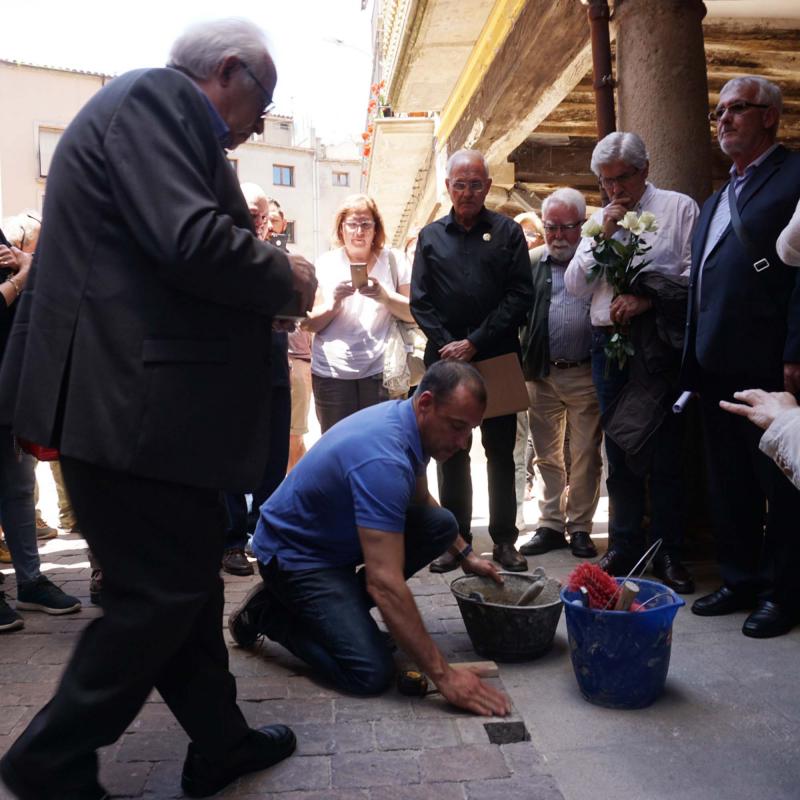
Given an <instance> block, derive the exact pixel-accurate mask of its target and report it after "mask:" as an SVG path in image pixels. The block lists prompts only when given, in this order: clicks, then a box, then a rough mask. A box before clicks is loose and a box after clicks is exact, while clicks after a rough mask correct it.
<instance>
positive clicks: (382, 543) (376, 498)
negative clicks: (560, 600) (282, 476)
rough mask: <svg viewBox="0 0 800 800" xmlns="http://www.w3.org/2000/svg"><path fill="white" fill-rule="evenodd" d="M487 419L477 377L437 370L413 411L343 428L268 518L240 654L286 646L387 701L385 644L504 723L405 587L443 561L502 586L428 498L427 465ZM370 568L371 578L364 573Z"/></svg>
mask: <svg viewBox="0 0 800 800" xmlns="http://www.w3.org/2000/svg"><path fill="white" fill-rule="evenodd" d="M485 408H486V388H485V386H484V384H483V380H482V378H481V376H480V374H479V373H478V372H477V371H476V370H475V369H474V368H473V367H471V366H470V365H469V364H466V363H465V362H461V361H441V362H438V363H436V364H434V365H433V366H432V367H431V368H430V369H429V370H428V371H427V373H426V374H425V376H424V378H423V379H422V382H421V383H420V385H419V388H418V389H417V392H416V394H415V395H414V397H413V398H412V399H410V400H404V401H400V400H398V401H394V402H388V403H381V404H380V405H377V406H372V407H370V408H366V409H364V410H362V411H359V412H357V413H356V414H353V415H352V416H350V417H347V418H346V419H344V420H341V421H340V422H339V423H337V424H336V425H335V426H334V427H333V428H331V430H330V431H328V432H327V433H326V434H325V435H324V436H323V437H322V438H321V439H320V440H319V442H318V443H317V444H316V446H315V447H313V448H312V449H311V450H310V451H309V452H308V453H307V454H306V455H305V456H304V457H303V459H302V460H301V461H300V462H299V463H298V465H297V466H296V467H295V468H294V469H293V470H292V471H291V472H290V473H289V475H288V476H287V478H286V480H285V481H284V482H283V483H282V484H281V486H280V487H279V488H278V489H277V491H276V492H275V493H274V494H273V495H272V497H270V499H269V500H267V502H266V503H264V505H263V506H262V507H261V517H260V519H259V523H258V527H257V529H256V534H255V536H254V538H253V551H254V553H255V554H256V556H257V558H258V562H259V569H260V570H261V576H262V577H263V579H264V583H263V584H262V585H260V586H257V587H256V588H254V589H253V590H252V591H251V592H250V594H249V595H248V596H247V597H246V598H245V601H244V603H243V604H242V605H241V606H240V607H239V608H238V609H237V610H236V611H234V612H233V614H232V615H231V617H230V620H229V627H230V630H231V634H232V635H233V638H234V640H235V641H236V642H237V644H239V645H240V646H242V647H249V646H252V645H253V644H254V643H255V642H256V641H257V639H258V637H259V636H261V635H264V636H267V637H268V638H269V639H271V640H273V641H275V642H278V643H280V644H282V645H283V646H284V647H286V648H287V649H288V650H290V651H291V652H292V653H294V654H295V655H296V656H298V657H299V658H301V659H303V660H304V661H306V662H307V663H308V664H310V665H311V666H312V667H313V668H314V669H315V670H316V671H317V672H318V673H319V674H320V675H321V676H323V677H324V678H326V679H327V680H329V681H330V682H331V683H333V684H334V685H335V686H336V687H337V688H339V689H341V690H343V691H346V692H350V693H353V694H360V695H368V694H377V693H379V692H382V691H383V690H384V689H386V688H387V687H388V685H389V684H390V682H391V680H392V677H393V675H394V670H395V667H394V661H393V659H392V656H391V652H390V650H389V646H388V643H387V641H386V637H385V635H384V634H382V633H381V631H380V630H379V629H378V627H377V625H376V624H375V621H374V620H373V618H372V616H371V615H370V609H371V608H372V607H373V606H375V605H377V607H378V609H379V610H380V612H381V614H382V616H383V619H384V620H385V622H386V625H387V626H388V628H389V632H390V633H391V635H392V636H393V637H394V638H395V640H396V641H397V643H398V645H399V646H400V647H402V648H403V650H405V652H406V653H408V654H409V655H410V656H411V657H412V658H413V659H414V660H415V661H416V663H417V664H418V665H419V667H420V669H421V670H423V671H424V672H425V673H426V674H427V675H428V676H429V677H430V678H431V680H432V681H433V682H434V683H435V684H436V686H437V688H438V689H439V691H440V692H441V693H442V695H443V696H444V697H445V698H446V699H447V700H449V701H450V702H451V703H453V704H454V705H457V706H460V707H462V708H466V709H468V710H470V711H473V712H474V713H477V714H484V715H487V716H489V715H505V714H507V713H508V711H509V710H510V706H509V702H508V700H507V698H505V697H504V696H503V695H502V694H500V693H499V692H497V691H496V690H494V689H492V688H491V687H490V686H487V685H486V684H485V683H483V682H482V681H481V680H480V679H479V678H478V676H477V675H476V674H474V673H473V672H470V671H468V670H455V669H452V668H451V667H450V666H449V665H448V664H447V661H446V660H445V658H444V656H443V655H442V653H441V652H440V651H439V649H438V648H437V647H436V645H435V644H434V642H433V640H432V639H431V637H430V635H429V634H428V632H427V631H426V630H425V627H424V625H423V623H422V618H421V617H420V614H419V611H418V609H417V606H416V603H415V602H414V597H413V595H412V594H411V591H410V590H409V588H408V586H407V585H406V580H407V579H408V578H409V577H411V576H412V575H413V574H414V573H415V572H417V571H418V570H420V569H422V568H423V567H425V566H427V565H428V564H429V563H430V562H431V561H433V559H435V558H437V557H438V556H440V555H442V554H443V553H444V552H445V551H446V550H449V552H450V553H451V554H453V555H454V556H456V557H457V558H459V559H460V561H461V565H462V567H463V568H464V570H465V571H467V572H471V573H473V574H476V575H484V576H488V577H491V578H493V579H494V580H496V581H497V582H502V579H501V577H500V576H499V575H498V573H497V570H496V568H495V566H494V564H492V563H491V562H490V561H486V560H484V559H481V558H478V557H477V556H476V555H475V554H474V553H473V552H472V547H471V546H470V545H468V544H467V543H466V542H465V541H464V540H463V539H462V538H461V537H460V536H459V534H458V525H457V523H456V520H455V517H454V516H453V515H452V513H450V512H449V511H448V510H447V509H444V508H441V507H440V506H439V505H438V504H437V503H436V501H435V500H434V499H433V498H432V497H431V495H430V494H429V492H428V485H427V480H426V477H425V472H426V467H427V462H428V460H429V458H431V457H433V458H435V459H436V460H437V461H439V462H442V461H446V460H447V459H448V458H450V457H451V456H452V455H454V454H455V453H456V452H458V451H459V450H462V449H464V448H465V447H466V446H467V443H468V441H469V437H470V433H471V432H472V429H473V428H475V427H477V426H478V425H479V424H480V422H481V419H482V418H483V413H484V410H485ZM361 564H363V565H364V567H363V569H357V567H358V566H359V565H361Z"/></svg>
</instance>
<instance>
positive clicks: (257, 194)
mask: <svg viewBox="0 0 800 800" xmlns="http://www.w3.org/2000/svg"><path fill="white" fill-rule="evenodd" d="M239 188H240V189H241V190H242V194H243V195H244V199H245V200H246V201H247V205H255V204H256V203H258V202H259V201H260V200H263V201H264V202H265V203H266V202H267V201H268V198H267V194H266V192H265V191H264V190H263V189H262V188H261V187H260V186H259V185H258V184H257V183H242V184H239Z"/></svg>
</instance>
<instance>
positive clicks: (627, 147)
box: [592, 131, 650, 177]
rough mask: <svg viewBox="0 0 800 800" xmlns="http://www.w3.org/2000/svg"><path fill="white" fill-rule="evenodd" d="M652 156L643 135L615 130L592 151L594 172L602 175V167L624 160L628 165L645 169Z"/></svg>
mask: <svg viewBox="0 0 800 800" xmlns="http://www.w3.org/2000/svg"><path fill="white" fill-rule="evenodd" d="M649 160H650V156H648V155H647V148H646V147H645V146H644V142H643V141H642V139H641V137H639V136H637V135H636V134H635V133H623V132H622V131H615V132H614V133H609V134H608V136H604V137H603V138H602V139H601V140H600V141H599V142H598V143H597V144H596V145H595V148H594V151H593V152H592V172H594V174H595V175H597V176H598V177H599V176H600V167H605V166H608V165H609V164H613V163H614V162H615V161H624V162H625V163H626V164H627V165H628V166H631V167H635V168H636V169H644V168H645V167H646V166H647V162H648V161H649Z"/></svg>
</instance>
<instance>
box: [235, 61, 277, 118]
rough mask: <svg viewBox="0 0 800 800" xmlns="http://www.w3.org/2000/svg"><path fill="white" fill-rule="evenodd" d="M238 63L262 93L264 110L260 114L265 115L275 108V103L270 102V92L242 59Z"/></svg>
mask: <svg viewBox="0 0 800 800" xmlns="http://www.w3.org/2000/svg"><path fill="white" fill-rule="evenodd" d="M239 63H240V64H241V65H242V69H243V70H244V71H245V72H246V73H247V74H248V75H249V76H250V77H251V78H252V79H253V80H254V81H255V82H256V86H258V88H259V89H261V91H262V92H263V93H264V110H263V111H262V112H261V116H262V117H266V116H267V114H269V112H270V111H272V109H273V108H275V103H273V102H272V92H270V91H267V87H266V86H264V84H263V83H261V81H260V80H259V79H258V78H256V76H255V73H254V72H253V70H251V69H250V67H248V66H247V64H245V63H244V61H239Z"/></svg>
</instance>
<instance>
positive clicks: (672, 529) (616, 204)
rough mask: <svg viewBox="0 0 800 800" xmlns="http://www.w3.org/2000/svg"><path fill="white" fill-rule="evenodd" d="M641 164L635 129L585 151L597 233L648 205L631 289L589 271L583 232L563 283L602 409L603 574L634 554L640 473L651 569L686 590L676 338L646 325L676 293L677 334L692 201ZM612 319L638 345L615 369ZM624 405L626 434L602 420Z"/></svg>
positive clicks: (588, 244)
mask: <svg viewBox="0 0 800 800" xmlns="http://www.w3.org/2000/svg"><path fill="white" fill-rule="evenodd" d="M649 167H650V160H649V156H648V154H647V148H646V147H645V144H644V142H643V141H642V139H641V138H640V137H639V136H637V135H636V134H635V133H623V132H615V133H610V134H609V135H608V136H606V137H605V138H603V139H602V140H601V141H600V142H598V143H597V145H596V146H595V148H594V151H593V153H592V161H591V168H592V172H594V174H595V175H597V177H598V178H599V179H600V185H601V186H602V187H603V189H604V190H605V192H606V194H607V195H608V198H609V202H608V205H606V206H605V207H603V208H601V209H600V210H599V211H597V212H595V214H594V215H593V216H592V221H593V222H595V223H596V224H597V225H598V226H599V227H601V228H602V230H603V233H604V234H605V236H606V237H607V238H613V239H617V240H619V241H623V242H626V241H627V239H628V236H629V234H628V232H627V231H626V230H624V229H623V228H621V227H620V225H619V223H620V221H621V220H622V218H623V217H624V216H625V214H626V213H627V212H629V211H635V212H636V214H638V215H640V214H642V213H643V212H645V211H649V212H651V213H652V214H654V215H655V218H656V223H657V226H658V230H657V231H655V232H652V233H647V234H645V235H644V236H643V241H644V242H645V243H646V244H647V245H650V248H651V249H650V250H649V251H648V252H647V254H646V256H645V259H646V260H647V261H648V262H649V264H648V265H647V266H646V267H645V268H644V269H643V270H642V272H641V273H640V274H639V276H638V277H637V280H636V283H635V284H634V287H635V288H634V289H633V291H632V293H630V294H622V295H619V296H618V297H616V298H614V297H613V290H612V288H611V285H610V284H609V283H608V282H607V281H606V280H605V279H604V278H602V279H594V280H592V279H591V278H590V274H589V271H590V269H591V268H592V267H593V266H594V264H595V258H594V250H593V245H594V240H593V239H592V238H591V237H584V238H583V239H582V240H581V243H580V245H579V246H578V250H577V252H576V253H575V256H574V257H573V259H572V261H571V262H570V265H569V267H568V268H567V271H566V273H565V276H564V282H565V283H566V286H567V290H568V291H569V292H571V293H572V294H574V295H576V296H579V297H585V296H589V295H591V298H592V304H591V310H590V316H591V321H592V378H593V380H594V384H595V386H596V387H597V396H598V400H599V402H600V412H601V414H602V415H603V427H604V430H605V433H606V436H605V450H606V458H607V463H608V480H607V482H606V487H607V489H608V500H609V525H608V527H609V544H608V550H607V552H606V553H605V555H604V556H603V558H602V559H601V561H600V566H601V567H602V568H603V569H604V570H605V571H606V572H608V573H610V574H611V575H617V576H625V575H627V574H628V573H629V572H630V570H631V569H632V568H633V567H634V565H635V564H636V562H637V561H638V560H639V558H640V556H642V554H643V553H644V551H645V531H644V530H643V521H644V518H645V510H646V497H647V488H648V478H649V489H650V491H649V497H650V506H651V509H650V529H649V535H650V540H651V541H653V542H654V541H656V540H657V539H661V541H662V545H661V548H660V550H659V551H658V554H657V556H656V558H655V560H654V562H653V568H654V571H655V574H656V576H657V577H659V578H660V579H661V580H662V581H663V582H664V583H665V584H667V585H668V586H670V587H671V588H672V589H674V590H675V591H677V592H682V593H687V592H692V591H694V581H693V580H692V577H691V575H690V574H689V571H688V570H687V569H686V567H685V566H684V565H683V563H682V562H681V548H682V545H683V536H684V530H685V527H686V502H685V499H686V498H685V494H686V493H685V488H684V484H683V447H682V439H683V427H682V418H681V417H680V416H679V415H675V414H672V413H671V410H670V409H671V405H672V403H673V402H674V400H675V396H676V395H675V392H676V390H677V374H678V367H679V365H680V344H679V343H678V342H674V341H673V342H672V346H669V345H667V346H666V347H664V348H662V347H661V346H660V344H659V339H660V337H658V336H653V335H648V332H649V333H650V334H652V333H653V332H654V331H655V329H656V326H657V324H658V323H659V322H661V323H663V322H664V321H666V319H667V309H671V314H672V316H671V322H672V327H673V328H674V327H675V295H676V294H677V295H678V297H679V302H678V309H677V310H678V319H677V329H678V330H677V336H678V337H680V336H681V334H682V330H683V308H685V302H686V285H687V283H688V274H689V264H690V260H691V259H690V249H689V243H690V241H691V238H692V232H693V230H694V226H695V222H696V220H697V215H698V208H697V203H695V202H694V200H692V198H691V197H688V196H687V195H685V194H680V193H679V192H671V191H667V190H665V189H659V188H657V187H656V186H654V185H653V184H652V183H650V182H649V181H648V180H647V177H648V172H649ZM615 325H630V330H631V338H632V339H634V340H635V344H636V345H637V348H638V350H639V354H638V356H635V357H634V358H635V359H636V361H634V362H633V363H632V360H631V359H628V361H627V362H626V363H625V364H624V366H623V367H620V366H619V364H618V362H617V360H616V359H609V358H608V357H607V356H606V353H605V347H606V345H607V344H608V342H609V339H610V338H611V336H612V335H613V334H614V326H615ZM636 340H638V341H636ZM653 343H655V346H656V347H657V348H658V350H657V351H656V354H655V357H654V358H653V359H652V360H649V359H647V354H648V353H650V352H651V349H650V347H649V345H652V344H653ZM645 344H647V345H648V346H647V347H646V346H645ZM640 387H644V389H643V391H640ZM643 396H644V400H643ZM653 398H655V400H654V402H653V404H652V405H647V403H646V402H645V401H650V400H653ZM637 400H638V401H641V402H637ZM629 403H630V404H631V405H634V406H636V407H637V408H638V409H639V411H638V414H637V417H636V418H635V419H628V420H626V422H628V424H629V428H628V431H626V432H625V433H626V434H628V435H627V436H626V437H623V436H621V435H620V431H619V430H618V429H617V428H616V426H615V427H614V429H613V430H612V429H611V423H610V421H611V419H612V415H614V414H615V408H617V409H619V410H623V409H628V408H630V407H631V405H628V404H629ZM622 416H625V414H623V415H622ZM619 421H620V418H619V417H618V418H617V423H619ZM634 425H635V426H636V427H635V429H633V426H634Z"/></svg>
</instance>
